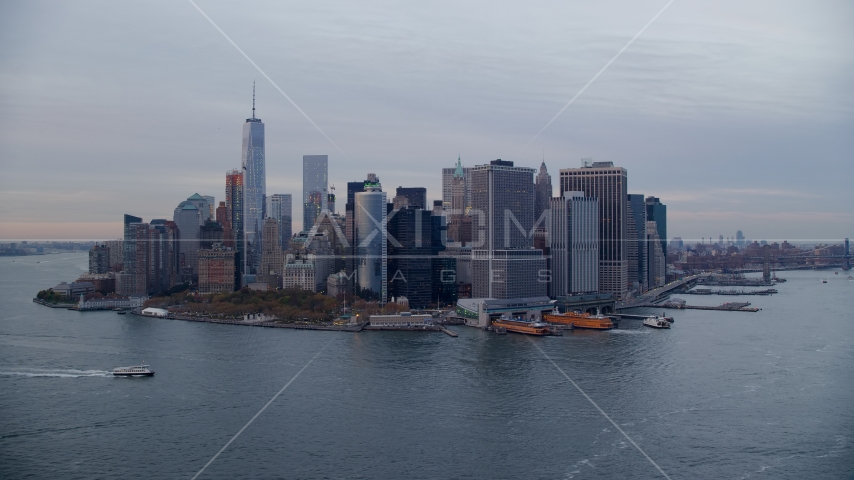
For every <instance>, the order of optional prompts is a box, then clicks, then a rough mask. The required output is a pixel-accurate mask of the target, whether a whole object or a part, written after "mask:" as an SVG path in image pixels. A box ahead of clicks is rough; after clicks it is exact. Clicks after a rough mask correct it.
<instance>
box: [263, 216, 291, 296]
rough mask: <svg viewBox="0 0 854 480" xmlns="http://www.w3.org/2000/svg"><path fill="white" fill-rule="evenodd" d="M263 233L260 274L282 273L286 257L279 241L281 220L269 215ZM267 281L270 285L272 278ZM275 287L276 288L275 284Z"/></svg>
mask: <svg viewBox="0 0 854 480" xmlns="http://www.w3.org/2000/svg"><path fill="white" fill-rule="evenodd" d="M263 235H264V241H263V245H264V250H263V252H262V253H261V268H260V270H259V271H258V274H259V275H264V276H268V277H269V276H276V275H282V268H283V266H284V264H285V257H284V254H283V252H282V247H281V246H280V242H279V222H278V221H276V219H275V218H269V217H268V218H266V219H265V220H264V227H263ZM266 281H267V284H268V285H270V284H271V281H270V278H267V279H266ZM273 287H274V288H275V285H273Z"/></svg>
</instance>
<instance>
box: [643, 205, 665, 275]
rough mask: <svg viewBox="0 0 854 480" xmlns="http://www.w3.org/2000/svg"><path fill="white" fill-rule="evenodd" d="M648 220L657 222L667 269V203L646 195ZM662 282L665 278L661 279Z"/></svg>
mask: <svg viewBox="0 0 854 480" xmlns="http://www.w3.org/2000/svg"><path fill="white" fill-rule="evenodd" d="M646 220H647V221H648V222H655V225H656V228H657V229H658V230H657V233H658V239H659V241H660V242H661V251H662V252H664V261H665V266H664V268H665V270H666V269H667V265H666V263H667V205H665V204H663V203H661V200H659V199H658V197H646ZM661 280H662V282H663V281H664V278H662V279H661Z"/></svg>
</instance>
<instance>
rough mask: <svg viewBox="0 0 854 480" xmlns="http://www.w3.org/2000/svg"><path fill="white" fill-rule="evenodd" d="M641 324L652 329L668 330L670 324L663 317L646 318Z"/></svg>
mask: <svg viewBox="0 0 854 480" xmlns="http://www.w3.org/2000/svg"><path fill="white" fill-rule="evenodd" d="M643 324H644V325H646V326H647V327H652V328H670V322H668V321H667V319H665V318H664V317H659V316H658V315H653V316H651V317H647V318H646V319H645V320H644V321H643Z"/></svg>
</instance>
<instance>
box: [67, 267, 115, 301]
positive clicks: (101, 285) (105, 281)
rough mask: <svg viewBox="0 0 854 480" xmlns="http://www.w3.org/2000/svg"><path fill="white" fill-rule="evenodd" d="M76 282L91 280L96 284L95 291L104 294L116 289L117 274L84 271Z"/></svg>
mask: <svg viewBox="0 0 854 480" xmlns="http://www.w3.org/2000/svg"><path fill="white" fill-rule="evenodd" d="M76 282H78V283H79V282H91V283H92V284H93V285H95V291H96V292H101V293H102V294H104V295H107V294H110V293H113V292H115V291H116V274H115V273H113V272H108V273H100V274H92V273H84V274H83V275H80V277H78V278H77V280H76Z"/></svg>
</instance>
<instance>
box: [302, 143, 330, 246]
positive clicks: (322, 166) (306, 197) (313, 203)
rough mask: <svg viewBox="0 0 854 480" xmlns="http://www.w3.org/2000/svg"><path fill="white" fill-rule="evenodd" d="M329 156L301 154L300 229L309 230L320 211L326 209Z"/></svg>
mask: <svg viewBox="0 0 854 480" xmlns="http://www.w3.org/2000/svg"><path fill="white" fill-rule="evenodd" d="M328 184H329V157H328V156H327V155H303V157H302V209H303V210H302V229H303V231H304V232H307V231H309V230H311V227H313V226H314V221H315V220H316V219H317V217H318V216H319V215H320V212H323V211H326V210H328V209H329V208H328V206H327V202H328V197H327V195H328V193H327V191H326V190H327V186H328Z"/></svg>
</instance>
